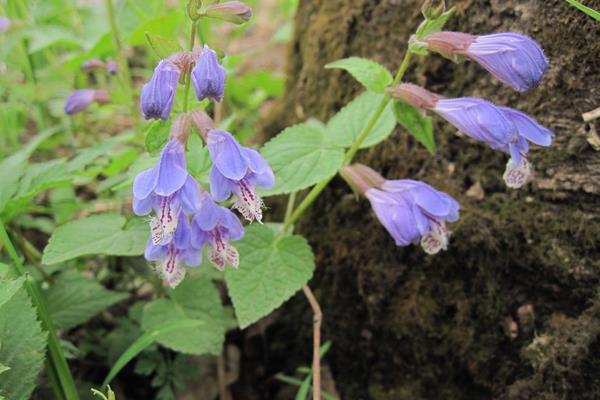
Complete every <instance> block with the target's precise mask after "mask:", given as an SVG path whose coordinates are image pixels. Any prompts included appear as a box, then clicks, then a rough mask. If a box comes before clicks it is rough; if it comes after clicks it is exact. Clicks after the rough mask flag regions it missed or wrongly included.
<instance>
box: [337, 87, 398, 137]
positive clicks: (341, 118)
mask: <svg viewBox="0 0 600 400" xmlns="http://www.w3.org/2000/svg"><path fill="white" fill-rule="evenodd" d="M382 99H383V95H381V94H377V93H373V92H369V91H367V92H365V93H363V94H361V95H360V96H358V97H357V98H355V99H354V100H352V101H351V102H350V103H348V104H347V105H346V106H345V107H344V108H342V109H341V110H340V111H339V112H338V113H337V114H335V115H334V116H333V117H332V118H331V119H330V120H329V122H327V128H326V129H327V138H326V142H327V143H329V144H331V145H335V146H341V147H350V146H351V145H352V143H353V142H354V141H355V140H356V138H358V136H359V135H360V134H361V132H362V131H363V129H365V127H366V126H367V125H368V123H369V120H370V119H371V117H372V116H373V114H374V113H375V110H376V108H377V106H378V105H379V103H380V102H381V100H382ZM395 126H396V119H395V118H394V113H393V111H392V106H391V105H388V106H387V107H386V108H385V110H384V111H383V113H382V114H381V116H380V117H379V120H378V121H377V123H376V124H375V126H374V127H373V128H372V129H371V133H369V136H367V138H366V139H365V141H364V142H363V143H362V145H361V146H360V148H361V149H364V148H366V147H370V146H373V145H375V144H377V143H379V142H381V141H383V140H384V139H385V138H387V137H388V136H389V135H390V134H391V133H392V132H393V131H394V127H395Z"/></svg>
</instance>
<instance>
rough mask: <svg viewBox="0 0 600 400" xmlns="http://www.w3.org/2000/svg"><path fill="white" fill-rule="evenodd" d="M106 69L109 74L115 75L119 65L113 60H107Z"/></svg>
mask: <svg viewBox="0 0 600 400" xmlns="http://www.w3.org/2000/svg"><path fill="white" fill-rule="evenodd" d="M106 71H107V72H108V73H109V74H111V75H116V74H117V72H118V71H119V66H118V65H117V63H116V62H115V61H112V60H111V61H108V62H107V63H106Z"/></svg>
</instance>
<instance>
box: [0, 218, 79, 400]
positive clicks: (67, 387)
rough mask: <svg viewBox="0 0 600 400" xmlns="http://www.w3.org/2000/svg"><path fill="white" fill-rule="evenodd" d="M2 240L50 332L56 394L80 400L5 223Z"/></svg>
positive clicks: (34, 285)
mask: <svg viewBox="0 0 600 400" xmlns="http://www.w3.org/2000/svg"><path fill="white" fill-rule="evenodd" d="M0 240H1V241H2V242H3V243H4V247H5V248H6V252H7V253H8V255H9V256H10V258H11V259H12V260H13V262H14V264H15V269H16V271H17V273H18V275H19V276H24V277H25V288H26V289H27V292H28V293H29V296H30V297H31V300H32V302H33V304H34V305H35V307H36V308H37V311H38V316H39V318H40V320H41V322H42V326H43V327H44V329H45V330H46V331H47V332H48V357H49V360H50V361H49V362H48V363H47V365H48V364H49V365H48V366H49V370H50V371H51V372H50V373H51V374H54V377H55V378H56V379H53V381H58V383H59V384H60V388H57V390H55V392H58V391H60V392H61V393H62V395H63V398H64V399H66V400H78V399H79V394H78V393H77V389H76V387H75V382H74V381H73V376H72V375H71V371H70V370H69V365H68V364H67V360H66V359H65V355H64V353H63V350H62V347H61V345H60V341H59V340H58V337H57V336H56V331H55V330H54V324H53V323H52V320H51V319H50V314H49V313H48V308H47V307H46V303H45V302H44V297H43V295H42V292H41V290H40V288H39V287H38V285H37V283H36V282H35V281H34V280H32V279H31V278H30V277H29V275H28V274H26V273H25V269H24V268H23V263H22V262H21V258H20V257H19V255H18V254H17V251H16V250H15V246H13V243H12V242H11V240H10V238H9V237H8V233H7V232H6V229H5V228H4V223H3V222H1V221H0Z"/></svg>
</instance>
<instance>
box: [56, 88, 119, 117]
mask: <svg viewBox="0 0 600 400" xmlns="http://www.w3.org/2000/svg"><path fill="white" fill-rule="evenodd" d="M109 102H110V97H109V96H108V92H107V91H106V90H94V89H83V90H75V91H74V92H73V93H71V95H70V96H69V97H68V98H67V101H66V102H65V113H67V114H69V115H73V114H77V113H78V112H80V111H83V110H85V109H86V108H88V107H89V106H90V104H92V103H100V104H105V103H109Z"/></svg>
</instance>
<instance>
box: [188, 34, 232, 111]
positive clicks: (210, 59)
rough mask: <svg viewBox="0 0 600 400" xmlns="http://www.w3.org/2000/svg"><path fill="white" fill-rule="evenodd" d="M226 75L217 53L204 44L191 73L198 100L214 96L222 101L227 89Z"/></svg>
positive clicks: (213, 97)
mask: <svg viewBox="0 0 600 400" xmlns="http://www.w3.org/2000/svg"><path fill="white" fill-rule="evenodd" d="M225 77H226V74H225V68H223V67H222V66H221V65H220V64H219V59H218V57H217V53H215V52H214V51H213V50H211V49H210V48H209V47H208V46H207V45H204V49H203V50H202V52H201V53H200V56H199V57H198V59H197V60H196V65H195V66H194V68H193V69H192V75H191V78H192V84H193V85H194V90H195V91H196V97H198V100H200V101H202V100H204V99H207V98H208V99H210V98H212V99H214V100H216V101H221V100H222V99H223V92H224V90H225Z"/></svg>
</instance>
